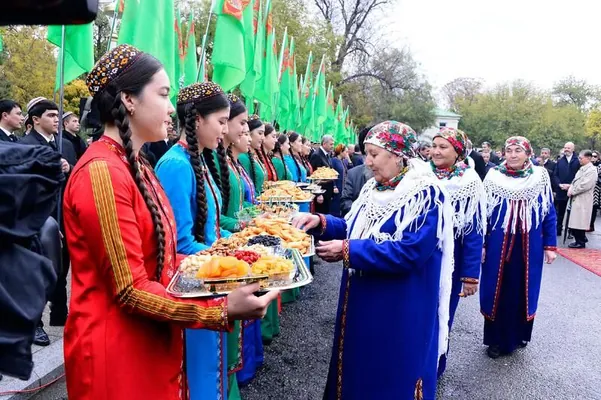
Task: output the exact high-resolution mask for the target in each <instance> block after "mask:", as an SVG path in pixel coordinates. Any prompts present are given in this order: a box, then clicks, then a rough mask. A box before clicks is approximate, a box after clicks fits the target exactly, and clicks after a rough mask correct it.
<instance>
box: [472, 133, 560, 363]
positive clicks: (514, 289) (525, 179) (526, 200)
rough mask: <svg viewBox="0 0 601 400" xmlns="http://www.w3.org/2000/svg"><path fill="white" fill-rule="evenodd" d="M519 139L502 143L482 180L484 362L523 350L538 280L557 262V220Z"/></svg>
mask: <svg viewBox="0 0 601 400" xmlns="http://www.w3.org/2000/svg"><path fill="white" fill-rule="evenodd" d="M531 154H532V147H531V146H530V142H529V141H528V139H526V138H525V137H523V136H513V137H510V138H509V139H507V141H505V161H504V162H503V163H502V164H501V165H499V166H497V167H496V168H494V169H491V170H490V171H489V172H488V174H487V175H486V179H485V180H484V188H485V190H486V195H487V205H488V209H487V214H488V227H487V234H486V239H485V257H484V263H483V265H482V277H481V279H480V308H481V312H482V315H484V344H485V345H487V346H488V349H487V354H488V356H489V357H490V358H498V357H499V356H501V355H508V354H511V353H512V352H513V351H514V350H516V349H517V348H523V347H526V346H527V345H528V342H529V341H530V339H531V337H532V328H533V325H534V316H535V314H536V309H537V305H538V296H539V294H540V286H541V280H542V274H543V261H546V263H547V264H551V263H552V262H553V261H554V260H555V258H556V257H557V255H556V253H555V251H556V250H557V247H556V246H557V237H556V236H555V235H556V233H557V231H556V222H557V217H556V214H555V208H554V207H553V191H552V188H551V180H550V178H549V174H548V173H547V170H546V169H545V168H544V167H538V166H535V165H532V162H531V161H530V155H531Z"/></svg>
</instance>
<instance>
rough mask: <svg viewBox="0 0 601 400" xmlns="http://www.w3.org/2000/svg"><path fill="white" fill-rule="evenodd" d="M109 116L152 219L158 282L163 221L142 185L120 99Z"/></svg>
mask: <svg viewBox="0 0 601 400" xmlns="http://www.w3.org/2000/svg"><path fill="white" fill-rule="evenodd" d="M111 115H112V117H113V121H114V124H115V126H116V127H117V128H118V129H119V137H120V138H121V141H122V142H123V148H124V149H125V155H126V157H127V161H128V162H129V166H130V169H131V173H132V175H133V177H134V181H135V182H136V186H137V187H138V190H139V191H140V193H141V194H142V197H143V198H144V202H145V203H146V207H148V211H150V215H151V217H152V223H153V225H154V233H155V236H156V240H157V272H156V279H157V281H159V282H160V280H161V274H162V272H163V267H164V264H165V229H164V227H163V220H162V219H161V215H160V213H159V207H158V206H157V205H156V204H155V203H154V200H153V199H152V197H151V196H150V193H149V192H148V188H147V187H146V184H145V183H144V180H143V178H142V172H141V168H140V164H139V163H138V159H137V158H136V155H135V154H134V152H133V144H132V140H131V131H130V130H129V117H128V115H127V110H126V108H125V105H123V103H122V102H121V99H120V97H116V99H115V102H114V105H113V108H112V110H111ZM138 157H139V158H140V160H142V162H146V160H145V159H144V155H143V154H139V155H138Z"/></svg>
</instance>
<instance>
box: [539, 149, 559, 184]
mask: <svg viewBox="0 0 601 400" xmlns="http://www.w3.org/2000/svg"><path fill="white" fill-rule="evenodd" d="M540 158H541V160H542V163H541V165H542V166H543V167H545V169H546V170H547V172H548V173H549V177H550V178H551V186H552V187H553V193H557V190H558V189H559V186H558V183H557V182H556V180H555V166H556V165H557V163H556V162H555V161H553V160H551V150H550V149H549V148H547V147H543V148H542V149H540Z"/></svg>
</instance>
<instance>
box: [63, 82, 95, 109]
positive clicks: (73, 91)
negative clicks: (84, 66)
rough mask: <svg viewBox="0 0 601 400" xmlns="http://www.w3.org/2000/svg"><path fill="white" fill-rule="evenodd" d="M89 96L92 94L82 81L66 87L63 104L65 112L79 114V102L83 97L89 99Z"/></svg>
mask: <svg viewBox="0 0 601 400" xmlns="http://www.w3.org/2000/svg"><path fill="white" fill-rule="evenodd" d="M89 95H90V92H89V91H88V87H87V86H86V83H85V82H84V81H82V80H81V79H76V80H74V81H73V82H71V83H69V84H68V85H66V86H65V99H64V102H63V106H64V109H65V112H67V111H71V112H74V113H79V100H80V99H81V98H82V97H88V96H89Z"/></svg>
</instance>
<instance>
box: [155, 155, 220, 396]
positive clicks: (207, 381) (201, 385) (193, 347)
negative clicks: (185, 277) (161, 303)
mask: <svg viewBox="0 0 601 400" xmlns="http://www.w3.org/2000/svg"><path fill="white" fill-rule="evenodd" d="M156 174H157V176H158V177H159V180H160V181H161V185H163V188H164V189H165V194H167V197H168V198H169V202H170V203H171V207H172V208H173V214H174V216H175V223H176V226H177V252H178V253H181V254H195V253H197V252H199V251H202V250H205V249H207V248H209V247H210V246H211V245H212V244H213V242H214V241H215V240H217V237H218V235H221V236H223V237H227V236H229V235H230V233H229V232H227V231H224V230H221V229H220V228H219V226H218V224H217V218H218V215H217V204H219V206H221V193H220V192H219V188H218V187H217V185H216V184H215V182H214V181H213V179H212V177H211V174H210V173H208V174H207V175H208V177H209V180H208V181H207V180H205V191H206V194H207V196H206V197H207V210H208V211H207V221H206V223H205V242H204V243H200V242H197V241H196V239H195V238H194V234H193V227H194V221H195V218H196V177H195V176H194V170H193V169H192V165H191V164H190V158H189V156H188V153H187V152H186V150H185V149H184V148H183V147H182V146H181V145H179V144H177V145H175V146H173V147H171V149H169V150H168V151H167V153H165V155H164V156H163V157H161V159H160V161H159V163H158V164H157V166H156ZM212 193H214V195H213V194H212ZM185 335H186V371H187V377H188V385H189V388H190V398H191V399H192V400H203V399H226V398H227V393H228V387H227V384H228V379H227V340H226V334H225V333H220V332H214V331H209V330H204V329H186V331H185Z"/></svg>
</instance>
